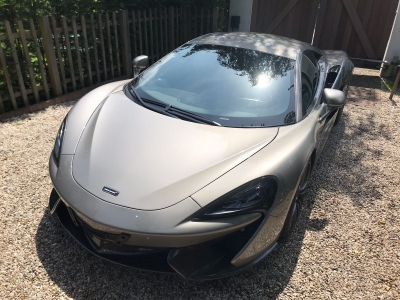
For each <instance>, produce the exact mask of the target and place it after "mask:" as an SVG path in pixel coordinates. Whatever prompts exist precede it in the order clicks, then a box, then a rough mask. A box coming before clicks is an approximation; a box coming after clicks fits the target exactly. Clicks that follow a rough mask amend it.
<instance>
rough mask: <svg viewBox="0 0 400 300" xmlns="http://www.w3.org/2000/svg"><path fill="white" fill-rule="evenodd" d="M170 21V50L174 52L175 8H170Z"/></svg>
mask: <svg viewBox="0 0 400 300" xmlns="http://www.w3.org/2000/svg"><path fill="white" fill-rule="evenodd" d="M168 21H169V50H170V51H172V50H174V49H175V29H174V27H175V26H174V25H175V22H174V21H175V16H174V7H173V6H170V7H168Z"/></svg>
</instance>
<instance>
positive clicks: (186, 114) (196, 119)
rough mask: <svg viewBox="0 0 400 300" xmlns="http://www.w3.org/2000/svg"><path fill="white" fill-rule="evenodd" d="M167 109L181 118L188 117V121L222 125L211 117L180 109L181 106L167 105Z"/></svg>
mask: <svg viewBox="0 0 400 300" xmlns="http://www.w3.org/2000/svg"><path fill="white" fill-rule="evenodd" d="M165 111H166V112H169V113H171V114H173V115H174V116H177V117H179V118H180V119H186V120H188V121H192V122H196V123H202V124H209V125H214V126H221V124H219V123H217V122H215V121H213V120H210V119H207V118H205V117H202V116H199V115H197V114H195V113H192V112H189V111H186V110H184V109H180V108H177V107H174V106H172V105H167V106H166V107H165Z"/></svg>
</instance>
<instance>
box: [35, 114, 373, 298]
mask: <svg viewBox="0 0 400 300" xmlns="http://www.w3.org/2000/svg"><path fill="white" fill-rule="evenodd" d="M368 122H374V120H373V116H371V117H370V119H368ZM346 123H348V114H347V113H346V110H345V111H344V114H343V116H342V119H341V121H340V122H339V124H338V125H337V126H336V127H334V129H333V131H332V133H331V136H330V138H329V140H328V142H327V144H326V146H325V149H324V151H323V153H322V155H321V157H320V159H319V161H318V162H317V164H316V166H315V168H314V173H313V175H312V178H311V185H310V187H309V189H308V191H307V192H306V194H305V197H304V203H303V207H302V210H301V213H300V216H299V220H298V224H297V227H296V229H295V231H294V233H293V235H292V236H291V237H290V238H288V239H287V240H286V241H284V242H282V243H279V244H278V246H277V247H276V249H275V250H274V251H273V252H272V253H271V254H270V255H269V256H268V257H267V258H265V259H264V260H263V261H261V262H260V263H259V264H257V265H256V266H254V267H252V268H250V269H248V270H246V271H245V272H243V273H240V274H238V275H236V276H233V277H230V278H225V279H220V280H214V281H204V282H194V281H188V280H185V279H183V278H181V277H180V276H178V275H174V274H157V273H150V272H146V271H139V270H135V269H131V268H127V267H123V266H119V265H116V264H113V263H110V262H107V261H104V260H102V259H100V258H97V257H95V256H94V255H92V254H90V253H89V252H87V251H86V250H85V249H84V248H82V247H81V246H79V245H78V244H77V243H76V242H75V241H74V240H73V239H72V238H71V237H70V236H69V235H68V234H67V233H66V231H64V230H63V228H62V227H61V225H59V224H58V222H57V220H56V219H54V218H53V217H52V216H51V215H50V214H49V212H48V210H47V211H46V213H45V214H44V215H43V218H42V220H41V222H40V224H39V227H38V230H37V234H36V249H37V253H38V256H39V259H40V260H41V262H42V264H43V267H44V269H45V270H46V272H47V273H48V275H49V276H50V278H51V280H52V281H53V282H54V283H55V284H56V285H57V286H58V287H59V288H60V289H62V291H64V292H65V293H66V294H67V295H68V296H69V297H72V298H74V299H103V298H107V299H108V298H111V299H114V298H115V299H130V298H146V299H169V298H174V299H188V298H191V299H197V298H199V299H204V298H218V299H222V298H224V299H230V298H233V297H235V298H268V299H274V298H276V297H277V296H278V295H280V294H281V293H282V292H283V291H284V290H285V288H286V286H287V285H288V284H289V282H290V279H291V277H292V275H293V273H294V271H295V269H296V265H297V262H298V259H299V255H300V253H301V251H303V250H302V247H303V240H304V236H305V234H306V232H307V231H321V230H324V228H325V227H326V226H327V225H328V224H329V222H333V220H329V219H328V218H324V217H322V218H314V217H310V215H311V212H312V210H313V208H314V206H315V203H318V201H322V200H323V201H325V200H326V199H322V200H321V199H320V198H319V195H320V192H321V191H329V193H330V194H332V195H345V196H348V197H350V198H351V199H352V200H353V201H354V204H355V205H362V203H359V201H358V199H362V197H360V195H359V193H362V192H364V191H361V190H357V189H358V188H357V187H355V185H356V184H357V182H358V181H359V180H365V181H366V184H363V186H366V185H367V186H369V189H370V191H372V190H373V189H374V188H376V186H374V183H373V180H371V178H368V176H367V174H368V173H371V172H370V170H366V169H365V168H367V167H366V166H363V164H362V162H361V158H360V157H359V155H358V154H354V153H352V148H351V147H349V146H348V145H346V143H348V142H349V141H353V142H354V140H358V141H360V142H361V141H362V139H363V132H364V133H365V128H364V127H365V124H362V122H361V123H360V124H359V125H357V126H355V127H354V128H353V127H352V128H351V130H345V128H346ZM360 139H361V140H360ZM343 157H346V161H343V160H342V159H341V158H343ZM356 165H361V166H359V167H355V166H356ZM355 172H356V174H355ZM338 174H343V175H342V176H341V178H338V177H337V175H338ZM353 195H357V197H353ZM376 196H377V197H379V195H378V194H377V195H376ZM329 201H331V199H329ZM332 201H333V200H332ZM193 259H195V257H194V258H193Z"/></svg>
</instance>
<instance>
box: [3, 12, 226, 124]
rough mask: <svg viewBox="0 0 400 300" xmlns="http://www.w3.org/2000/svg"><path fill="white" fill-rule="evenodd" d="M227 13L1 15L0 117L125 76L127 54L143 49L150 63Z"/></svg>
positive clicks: (221, 25)
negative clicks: (12, 17)
mask: <svg viewBox="0 0 400 300" xmlns="http://www.w3.org/2000/svg"><path fill="white" fill-rule="evenodd" d="M227 19H228V17H227V9H225V8H197V9H196V8H190V7H159V8H153V9H148V10H140V11H132V12H127V11H120V12H118V13H115V12H111V13H109V12H106V13H103V14H91V15H85V16H80V17H71V18H68V19H67V18H65V17H61V18H60V19H58V20H56V19H55V18H54V17H39V18H37V19H30V20H19V21H17V22H16V24H11V23H10V22H8V21H5V22H4V25H5V26H4V28H5V32H4V34H1V33H0V118H1V119H4V118H5V117H6V115H8V116H12V115H13V114H11V112H13V111H16V110H21V109H22V108H25V111H26V108H28V107H31V106H34V105H36V106H37V105H38V104H40V103H41V102H42V101H46V100H49V99H52V98H60V97H64V96H63V95H65V97H64V98H65V99H70V98H71V97H70V96H68V95H71V94H73V93H74V92H76V91H87V90H88V89H91V88H94V87H96V86H98V85H100V84H102V83H105V82H109V81H113V80H119V79H124V78H129V76H131V74H132V65H131V61H132V58H133V57H135V56H137V55H141V54H146V55H148V56H149V59H150V62H151V63H153V62H155V61H157V60H158V59H159V58H161V57H162V56H164V55H166V54H167V53H169V52H170V51H172V50H173V49H175V48H176V47H177V46H179V45H180V44H183V43H185V42H186V41H188V40H190V39H192V38H194V37H196V36H199V35H202V34H206V33H209V32H214V31H222V30H224V29H226V28H227ZM1 114H3V115H1Z"/></svg>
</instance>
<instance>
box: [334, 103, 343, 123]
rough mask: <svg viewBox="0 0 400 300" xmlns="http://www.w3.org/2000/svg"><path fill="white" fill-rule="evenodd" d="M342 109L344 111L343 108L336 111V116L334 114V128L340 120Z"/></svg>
mask: <svg viewBox="0 0 400 300" xmlns="http://www.w3.org/2000/svg"><path fill="white" fill-rule="evenodd" d="M343 109H344V107H342V108H339V111H338V112H337V114H336V119H335V123H333V125H334V126H336V125H337V124H339V121H340V119H341V118H342V114H343Z"/></svg>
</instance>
